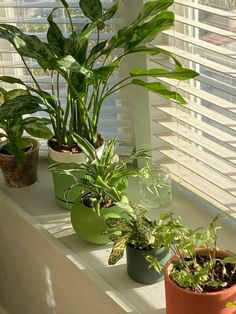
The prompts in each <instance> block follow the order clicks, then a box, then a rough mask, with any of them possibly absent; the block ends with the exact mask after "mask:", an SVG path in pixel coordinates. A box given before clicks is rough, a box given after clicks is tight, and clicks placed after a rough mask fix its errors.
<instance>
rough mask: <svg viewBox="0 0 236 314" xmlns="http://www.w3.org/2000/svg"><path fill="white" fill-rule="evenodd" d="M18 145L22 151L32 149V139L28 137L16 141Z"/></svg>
mask: <svg viewBox="0 0 236 314" xmlns="http://www.w3.org/2000/svg"><path fill="white" fill-rule="evenodd" d="M16 144H17V146H18V147H19V148H21V149H24V148H30V147H31V146H32V142H31V139H30V138H27V137H22V138H18V139H16Z"/></svg>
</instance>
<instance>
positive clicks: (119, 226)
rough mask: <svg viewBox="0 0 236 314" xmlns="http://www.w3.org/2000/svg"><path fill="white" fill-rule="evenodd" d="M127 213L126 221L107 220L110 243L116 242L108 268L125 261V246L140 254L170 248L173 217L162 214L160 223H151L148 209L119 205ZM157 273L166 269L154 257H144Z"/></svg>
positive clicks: (133, 205) (154, 221) (155, 221)
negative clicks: (136, 250)
mask: <svg viewBox="0 0 236 314" xmlns="http://www.w3.org/2000/svg"><path fill="white" fill-rule="evenodd" d="M119 206H120V207H121V208H123V209H124V212H125V213H126V217H121V218H112V217H109V218H108V219H107V220H106V223H107V225H108V230H107V231H106V232H107V233H108V235H109V238H110V240H111V241H112V242H113V247H112V251H111V254H110V257H109V260H108V264H109V265H114V264H116V263H117V262H118V260H119V259H121V258H122V256H123V254H124V250H125V247H126V245H128V244H129V245H131V246H132V247H134V248H136V249H138V250H144V251H148V250H152V249H154V248H155V249H158V248H161V247H165V249H166V250H167V251H168V250H169V248H170V236H171V233H170V230H169V222H170V218H171V216H172V214H162V215H160V219H159V220H150V219H149V218H148V217H147V216H146V212H147V210H146V208H144V207H143V206H141V205H137V204H132V203H130V204H124V203H119ZM145 258H146V260H147V261H148V262H149V263H150V267H154V268H155V269H156V270H157V271H158V272H160V271H161V269H162V267H163V265H161V264H160V263H159V262H158V260H157V259H156V258H155V257H154V256H151V255H146V256H145Z"/></svg>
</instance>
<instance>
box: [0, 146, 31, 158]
mask: <svg viewBox="0 0 236 314" xmlns="http://www.w3.org/2000/svg"><path fill="white" fill-rule="evenodd" d="M31 148H32V147H31V146H29V147H26V148H24V149H23V152H24V153H26V152H28V151H29V150H30V149H31ZM0 154H3V155H8V156H10V155H11V154H10V153H8V151H7V149H6V147H5V146H3V147H2V148H1V149H0Z"/></svg>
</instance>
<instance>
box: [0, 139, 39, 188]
mask: <svg viewBox="0 0 236 314" xmlns="http://www.w3.org/2000/svg"><path fill="white" fill-rule="evenodd" d="M38 154H39V143H38V141H36V140H34V139H32V147H31V148H29V149H28V150H26V152H25V154H24V157H23V159H22V160H21V161H18V160H17V159H16V158H15V156H13V155H9V154H8V153H7V152H6V150H5V148H4V146H3V147H2V148H1V149H0V167H1V169H2V172H3V176H4V180H5V183H6V184H7V185H8V186H10V187H14V188H20V187H25V186H28V185H31V184H33V183H35V182H36V181H37V166H38Z"/></svg>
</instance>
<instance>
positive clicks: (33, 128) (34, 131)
mask: <svg viewBox="0 0 236 314" xmlns="http://www.w3.org/2000/svg"><path fill="white" fill-rule="evenodd" d="M24 128H25V130H26V132H27V133H29V134H30V135H32V136H34V137H39V138H46V139H49V138H51V137H52V136H53V133H52V131H51V130H50V129H49V128H48V127H47V126H46V125H45V124H44V123H43V122H41V121H36V122H32V123H28V124H26V125H25V126H24Z"/></svg>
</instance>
